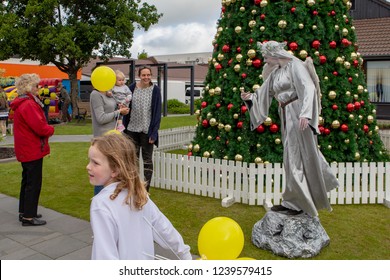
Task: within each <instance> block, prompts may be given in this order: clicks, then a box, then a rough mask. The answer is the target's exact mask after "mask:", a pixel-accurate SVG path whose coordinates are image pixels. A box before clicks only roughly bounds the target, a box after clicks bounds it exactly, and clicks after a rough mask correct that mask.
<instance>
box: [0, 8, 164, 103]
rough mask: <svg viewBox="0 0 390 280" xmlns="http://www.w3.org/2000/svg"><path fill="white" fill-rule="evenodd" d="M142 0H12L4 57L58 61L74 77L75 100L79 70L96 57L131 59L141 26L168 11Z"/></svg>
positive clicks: (4, 12) (0, 46)
mask: <svg viewBox="0 0 390 280" xmlns="http://www.w3.org/2000/svg"><path fill="white" fill-rule="evenodd" d="M140 2H141V1H140V0H134V1H130V0H21V1H17V0H12V1H2V4H1V7H0V60H4V59H8V58H10V57H12V56H15V55H18V56H19V57H20V58H21V59H32V60H36V61H39V62H40V63H41V64H43V65H45V64H48V63H53V64H54V65H56V66H57V68H58V69H59V70H61V71H62V72H64V73H66V74H67V75H68V76H69V80H70V82H71V98H72V103H73V104H75V102H76V98H77V93H78V85H77V73H78V71H80V70H81V69H82V68H83V67H84V66H86V65H87V64H88V62H89V61H90V60H91V59H92V58H96V57H99V58H100V59H102V60H108V59H109V58H111V57H113V56H114V55H121V56H124V57H130V56H131V54H130V51H129V49H130V47H131V45H132V43H133V36H134V30H135V28H139V29H144V30H148V29H149V27H150V26H151V25H152V24H156V23H157V22H158V20H159V18H160V17H161V16H162V14H159V13H157V9H156V7H155V6H153V5H149V4H148V3H142V5H141V4H140Z"/></svg>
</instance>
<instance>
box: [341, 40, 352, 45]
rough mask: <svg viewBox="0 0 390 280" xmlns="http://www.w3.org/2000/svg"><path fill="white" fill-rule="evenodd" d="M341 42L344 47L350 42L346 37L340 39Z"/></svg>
mask: <svg viewBox="0 0 390 280" xmlns="http://www.w3.org/2000/svg"><path fill="white" fill-rule="evenodd" d="M341 44H342V45H343V46H344V47H348V46H349V45H350V44H351V42H350V41H348V39H345V38H344V39H342V40H341Z"/></svg>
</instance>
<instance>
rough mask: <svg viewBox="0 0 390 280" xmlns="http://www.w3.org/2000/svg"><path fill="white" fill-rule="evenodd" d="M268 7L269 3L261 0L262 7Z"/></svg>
mask: <svg viewBox="0 0 390 280" xmlns="http://www.w3.org/2000/svg"><path fill="white" fill-rule="evenodd" d="M267 5H268V1H267V0H261V2H260V7H262V8H264V7H265V6H267Z"/></svg>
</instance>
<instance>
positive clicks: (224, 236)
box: [198, 217, 244, 260]
mask: <svg viewBox="0 0 390 280" xmlns="http://www.w3.org/2000/svg"><path fill="white" fill-rule="evenodd" d="M198 248H199V255H200V256H203V255H204V256H205V258H206V259H208V260H234V259H236V258H237V257H238V256H239V255H240V254H241V251H242V249H243V248H244V233H243V232H242V229H241V227H240V225H239V224H238V223H237V222H236V221H234V220H233V219H230V218H227V217H216V218H213V219H211V220H209V221H208V222H207V223H205V224H204V225H203V227H202V229H201V230H200V232H199V236H198Z"/></svg>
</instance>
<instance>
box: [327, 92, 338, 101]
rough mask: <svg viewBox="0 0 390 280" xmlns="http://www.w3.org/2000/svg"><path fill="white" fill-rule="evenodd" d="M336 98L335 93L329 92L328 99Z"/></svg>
mask: <svg viewBox="0 0 390 280" xmlns="http://www.w3.org/2000/svg"><path fill="white" fill-rule="evenodd" d="M336 96H337V94H336V92H335V91H334V90H331V91H329V94H328V97H329V99H332V100H333V99H335V98H336Z"/></svg>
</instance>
